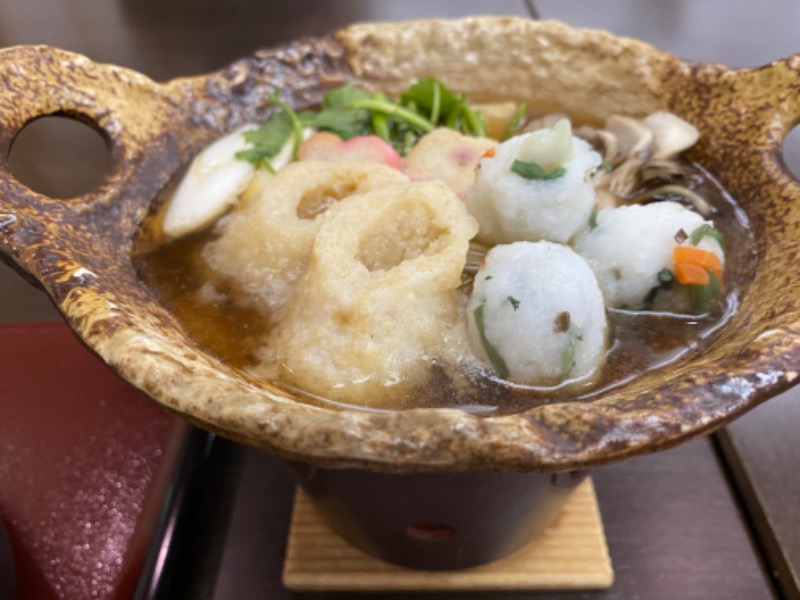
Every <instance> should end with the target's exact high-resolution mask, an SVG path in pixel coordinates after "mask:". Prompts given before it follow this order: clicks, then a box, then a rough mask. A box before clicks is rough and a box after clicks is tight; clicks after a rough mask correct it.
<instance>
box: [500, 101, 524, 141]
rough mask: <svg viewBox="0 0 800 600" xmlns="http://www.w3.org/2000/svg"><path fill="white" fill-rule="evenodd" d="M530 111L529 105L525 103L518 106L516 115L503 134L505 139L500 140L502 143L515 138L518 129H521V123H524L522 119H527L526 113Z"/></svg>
mask: <svg viewBox="0 0 800 600" xmlns="http://www.w3.org/2000/svg"><path fill="white" fill-rule="evenodd" d="M526 110H528V105H527V104H525V103H524V102H521V103H520V104H518V105H517V110H515V111H514V114H513V115H512V117H511V120H510V121H509V122H508V125H507V126H506V130H505V132H504V133H503V137H501V138H500V141H501V142H505V141H506V140H507V139H509V138H511V137H513V136H514V134H515V133H517V129H519V125H520V123H522V119H523V118H524V117H525V111H526Z"/></svg>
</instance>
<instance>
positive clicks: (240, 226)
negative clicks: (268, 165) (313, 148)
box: [203, 161, 408, 310]
mask: <svg viewBox="0 0 800 600" xmlns="http://www.w3.org/2000/svg"><path fill="white" fill-rule="evenodd" d="M404 182H408V179H407V178H406V177H405V176H404V175H403V174H402V173H400V172H398V171H397V170H395V169H391V168H389V167H387V166H383V165H376V164H369V163H329V162H321V161H302V162H297V163H293V164H290V165H288V166H287V167H285V168H283V169H281V170H280V171H278V173H277V175H275V177H274V178H273V179H272V180H271V181H270V182H269V183H268V184H267V185H266V186H265V188H264V190H263V192H262V193H261V195H260V196H258V197H256V198H252V199H250V200H249V201H248V202H247V204H246V205H245V206H243V207H242V209H241V210H239V211H236V212H234V213H232V214H231V215H229V216H228V217H226V218H225V219H223V220H222V221H220V223H219V225H218V226H217V230H218V231H219V232H220V236H219V238H218V239H217V240H215V241H214V242H211V243H209V244H208V245H207V246H206V248H205V249H204V251H203V257H204V259H205V261H206V263H207V264H208V266H209V267H210V268H211V270H212V272H213V274H214V275H216V276H217V277H222V278H225V279H226V280H228V281H229V282H233V284H234V287H235V288H236V292H237V294H236V296H237V299H238V300H239V301H243V302H244V303H248V304H253V305H255V306H259V305H260V306H263V307H265V308H268V309H270V310H275V309H276V308H278V307H279V306H280V305H282V304H283V302H284V301H285V300H286V298H287V297H288V295H289V293H290V291H291V288H292V286H293V285H294V282H295V281H296V280H297V278H298V277H299V276H300V275H301V274H302V273H303V272H304V271H305V268H306V265H307V263H308V258H309V254H310V252H311V246H312V244H313V243H314V236H315V235H316V232H317V229H318V227H319V223H320V218H321V216H322V214H323V213H324V212H325V211H326V210H327V209H328V208H329V207H330V206H331V205H333V204H336V202H338V201H340V200H342V199H344V198H347V197H348V196H350V195H352V194H359V193H363V192H367V191H369V190H372V189H376V188H379V187H381V186H385V185H389V184H397V183H404Z"/></svg>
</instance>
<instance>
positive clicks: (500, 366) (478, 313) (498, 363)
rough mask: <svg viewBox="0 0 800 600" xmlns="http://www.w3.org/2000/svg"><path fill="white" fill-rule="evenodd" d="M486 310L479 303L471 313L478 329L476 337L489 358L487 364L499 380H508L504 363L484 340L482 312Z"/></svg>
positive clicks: (483, 304) (484, 325)
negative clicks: (478, 336)
mask: <svg viewBox="0 0 800 600" xmlns="http://www.w3.org/2000/svg"><path fill="white" fill-rule="evenodd" d="M485 310H486V303H485V302H483V303H481V304H480V305H479V306H478V307H477V308H476V309H475V310H473V311H472V316H473V317H475V325H477V327H478V335H480V338H481V345H482V346H483V350H484V352H486V356H488V357H489V362H491V363H492V366H493V367H494V370H495V371H497V374H498V375H499V376H500V378H501V379H508V376H509V375H510V374H511V372H510V371H509V370H508V366H507V365H506V361H505V360H504V359H503V357H502V356H501V355H500V353H499V352H498V351H497V348H495V347H494V346H493V345H492V343H491V342H490V341H489V340H488V339H487V338H486V324H485V322H484V311H485Z"/></svg>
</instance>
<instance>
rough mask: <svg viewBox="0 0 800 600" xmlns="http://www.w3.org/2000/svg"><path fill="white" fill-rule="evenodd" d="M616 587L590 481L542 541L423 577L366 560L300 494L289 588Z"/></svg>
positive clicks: (289, 554) (286, 572)
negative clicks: (493, 558) (483, 561)
mask: <svg viewBox="0 0 800 600" xmlns="http://www.w3.org/2000/svg"><path fill="white" fill-rule="evenodd" d="M613 581H614V572H613V570H612V568H611V559H610V557H609V555H608V547H607V546H606V538H605V534H604V532H603V522H602V520H601V518H600V510H599V507H598V505H597V498H596V497H595V493H594V487H593V485H592V482H591V480H589V479H587V480H586V481H584V482H583V483H581V484H580V485H579V486H578V487H577V488H575V491H574V492H573V493H572V495H571V496H570V498H569V500H568V501H567V504H566V506H565V507H564V510H563V512H562V513H561V515H560V516H559V517H558V519H557V520H556V522H555V523H554V524H553V525H551V526H550V527H549V528H548V529H546V530H545V531H544V532H543V533H542V534H541V535H540V536H539V537H538V538H537V539H536V540H534V541H533V542H531V543H530V544H529V545H527V546H525V547H524V548H522V549H520V550H518V551H517V552H515V553H514V554H512V555H511V556H508V557H506V558H504V559H502V560H499V561H496V562H493V563H491V564H488V565H483V566H480V567H475V568H472V569H465V570H463V571H416V570H413V569H407V568H404V567H398V566H396V565H392V564H389V563H387V562H384V561H382V560H379V559H377V558H372V557H371V556H367V555H366V554H364V553H363V552H361V551H360V550H357V549H356V548H353V547H352V546H350V545H349V544H348V543H347V542H345V541H344V540H342V538H340V537H339V536H338V535H336V534H335V533H333V531H331V530H330V528H328V526H327V525H325V523H323V522H322V519H320V517H319V516H318V515H317V513H316V511H315V510H314V508H313V506H312V504H311V501H310V500H309V499H308V498H307V497H306V496H305V494H303V493H302V492H300V491H299V490H298V492H297V494H296V496H295V502H294V512H293V515H292V523H291V529H290V531H289V541H288V544H287V548H286V562H285V564H284V569H283V583H284V585H286V587H288V588H290V589H293V590H467V589H469V590H545V589H601V588H607V587H610V586H611V584H612V583H613Z"/></svg>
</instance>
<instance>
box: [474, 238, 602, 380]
mask: <svg viewBox="0 0 800 600" xmlns="http://www.w3.org/2000/svg"><path fill="white" fill-rule="evenodd" d="M468 318H469V324H468V333H469V342H470V346H471V347H472V349H473V351H474V352H475V354H476V355H477V356H478V357H480V358H482V359H483V360H485V361H487V362H490V363H491V364H492V366H493V367H494V370H495V372H496V373H497V376H498V377H500V378H501V379H506V380H509V381H513V382H515V383H519V384H523V385H531V386H552V385H557V384H559V383H562V382H564V381H565V380H575V379H581V378H586V377H588V376H592V375H594V374H599V372H600V370H601V367H602V365H603V364H604V362H605V357H606V345H607V323H606V313H605V306H604V304H603V296H602V294H601V293H600V288H599V287H598V285H597V281H596V279H595V276H594V273H592V270H591V269H590V268H589V265H588V264H586V261H584V260H583V259H582V258H581V257H580V256H578V255H577V254H576V253H575V252H573V251H572V250H571V249H570V248H568V247H566V246H563V245H561V244H554V243H551V242H537V243H531V242H517V243H514V244H509V245H500V246H495V247H494V248H492V249H491V250H490V251H489V253H488V254H487V255H486V264H485V266H484V267H483V268H482V269H481V270H480V271H479V272H478V273H477V275H476V276H475V282H474V286H473V292H472V297H471V298H470V301H469V307H468Z"/></svg>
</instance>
